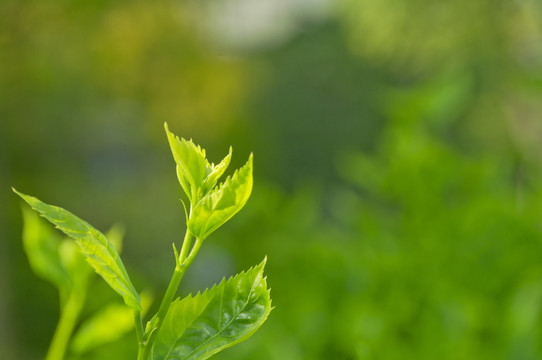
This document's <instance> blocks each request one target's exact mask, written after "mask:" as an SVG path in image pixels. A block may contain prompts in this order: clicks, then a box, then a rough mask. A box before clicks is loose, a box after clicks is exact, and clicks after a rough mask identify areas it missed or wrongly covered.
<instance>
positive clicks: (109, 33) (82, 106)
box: [0, 0, 542, 360]
mask: <svg viewBox="0 0 542 360" xmlns="http://www.w3.org/2000/svg"><path fill="white" fill-rule="evenodd" d="M269 1H271V0H269ZM223 3H224V5H223V9H225V10H224V11H223V15H224V18H222V17H221V16H220V15H222V14H221V13H214V15H212V16H206V11H205V7H206V5H205V4H203V3H195V2H181V3H175V4H173V3H166V2H163V1H158V2H153V3H152V4H151V3H148V4H147V3H145V4H144V3H141V2H137V1H136V2H131V3H115V4H111V3H104V2H93V3H89V2H82V3H81V2H79V3H69V4H68V3H66V2H64V1H53V2H47V3H38V2H33V1H23V2H8V3H4V4H1V5H0V6H1V8H2V11H3V14H8V16H6V17H5V19H6V20H4V21H2V22H0V27H2V30H0V31H2V32H1V35H0V46H2V50H3V51H0V61H1V62H2V65H3V66H0V118H1V121H0V140H1V141H0V166H1V167H2V169H1V175H3V176H0V185H5V186H3V187H4V188H5V189H6V193H7V192H8V191H9V190H8V185H14V186H17V187H18V188H20V189H24V190H27V191H30V188H32V192H35V193H40V194H43V197H44V198H55V199H59V201H58V202H59V203H63V204H66V206H67V207H68V205H69V208H70V209H72V208H73V209H74V211H75V210H77V211H76V213H78V214H81V215H82V216H83V215H84V218H88V219H92V220H93V221H96V224H97V225H100V227H102V228H107V227H108V226H109V225H110V223H107V221H109V220H108V219H115V220H119V221H121V222H123V223H124V224H125V225H126V228H127V234H126V240H125V250H124V254H125V255H126V266H127V268H128V270H129V271H130V273H132V271H134V270H135V269H134V268H132V266H131V265H130V264H131V263H137V265H138V268H139V267H141V268H143V269H144V271H142V272H141V273H139V274H138V273H137V271H136V275H135V276H134V279H133V281H134V282H135V284H136V286H138V287H143V285H146V284H148V283H160V280H158V279H163V278H167V275H168V271H169V270H168V269H169V268H170V266H171V265H172V264H173V259H171V258H170V257H168V256H167V255H168V254H169V251H170V248H169V246H170V245H169V244H170V243H171V242H172V241H173V240H174V237H175V235H174V234H178V233H181V232H182V231H183V230H184V229H183V228H182V224H183V219H184V213H183V210H182V206H181V205H180V204H179V203H178V202H175V201H170V200H169V199H170V196H171V194H172V193H174V192H175V191H178V194H179V197H181V195H182V194H181V191H179V189H178V188H179V186H178V184H177V183H176V181H175V179H174V178H173V177H172V175H174V174H172V173H171V167H170V162H169V161H168V160H169V158H168V155H167V151H168V150H167V147H166V146H164V142H163V141H164V138H163V136H162V124H163V122H164V121H166V120H167V121H168V122H169V123H170V125H171V127H172V128H173V127H174V128H175V129H179V134H180V135H181V136H184V137H186V138H190V137H194V139H196V140H197V141H198V142H199V143H201V144H203V145H205V147H206V148H208V149H209V150H210V152H211V150H212V152H211V153H219V154H220V153H222V152H224V150H225V149H227V145H228V144H230V143H232V144H233V146H234V148H235V149H236V154H239V156H235V157H234V158H233V159H232V161H233V162H235V161H239V162H238V163H235V164H233V167H239V166H241V165H242V163H241V160H240V159H244V158H245V156H248V153H249V151H251V150H254V153H255V157H256V158H257V159H258V161H257V165H256V167H255V169H254V171H255V184H256V186H255V188H254V191H253V195H252V198H251V199H250V200H249V202H248V203H247V205H246V207H245V209H244V210H243V212H241V213H240V214H239V215H238V221H237V222H235V223H233V224H231V225H227V226H225V227H224V231H223V232H220V233H216V234H215V233H213V234H212V235H211V236H210V237H209V238H208V240H206V241H207V245H208V246H207V248H205V249H203V250H202V252H201V254H200V256H201V257H200V258H198V260H197V261H196V262H195V263H194V266H193V268H191V272H189V273H188V274H187V277H186V278H185V280H186V282H185V285H184V287H183V290H182V293H183V294H186V293H188V292H190V291H191V292H193V293H195V292H196V291H197V290H201V289H202V288H203V287H201V286H199V285H196V284H200V283H201V281H204V282H205V281H207V285H211V284H212V283H214V282H216V281H217V280H219V279H220V277H221V274H224V273H230V274H234V273H235V272H237V271H238V270H240V269H243V268H248V267H249V266H250V265H252V264H253V263H256V262H257V261H258V260H259V259H261V255H262V252H265V253H267V255H268V256H269V259H270V260H269V262H268V264H267V267H266V269H267V273H268V275H269V279H270V283H269V285H270V287H271V288H272V291H273V298H274V305H275V306H276V310H275V311H273V313H272V314H271V316H270V318H269V320H268V321H267V323H266V326H264V327H263V328H262V329H261V331H260V332H259V333H258V334H256V335H255V336H254V337H253V338H252V339H251V341H250V342H247V343H244V344H242V345H239V346H236V347H234V348H232V349H228V350H226V351H224V352H222V353H220V354H218V355H216V357H215V358H216V359H237V360H242V359H263V360H265V359H273V360H282V359H292V360H296V359H396V358H397V359H441V358H442V359H492V360H493V359H511V358H512V359H538V358H540V356H541V355H542V334H541V330H540V328H541V326H540V323H541V312H540V310H541V304H542V266H541V265H540V264H542V261H541V259H540V256H539V254H540V252H541V247H542V234H541V232H542V230H541V229H542V228H541V225H542V224H541V216H542V215H541V214H542V208H541V204H542V198H541V193H540V190H541V189H540V186H539V185H538V184H540V183H542V177H541V174H540V168H541V166H540V165H541V161H540V156H539V154H540V153H541V151H542V148H541V145H540V144H541V142H540V138H541V137H542V120H541V119H540V114H541V113H542V101H541V100H540V99H541V98H542V81H541V80H542V78H541V76H540V74H542V45H541V44H542V9H541V5H540V3H539V2H538V1H534V0H514V1H487V0H472V1H467V0H464V1H455V0H444V1H438V2H435V1H425V0H416V1H407V0H386V1H377V0H359V1H358V0H336V1H330V4H332V5H330V6H329V7H327V8H328V9H332V11H333V12H332V13H331V14H330V15H329V17H328V19H327V21H326V22H323V23H318V22H317V21H315V20H314V16H313V15H312V14H308V15H307V16H306V17H304V16H303V13H300V12H299V10H296V11H298V12H297V13H296V14H294V15H292V16H288V17H287V18H288V22H289V24H288V25H284V22H283V21H276V22H275V23H276V26H277V29H276V32H277V33H280V34H281V35H280V40H275V41H271V42H269V41H268V42H265V41H263V40H262V41H261V42H258V41H257V40H255V37H254V35H253V34H252V33H251V34H247V32H250V31H251V28H250V26H251V24H254V23H257V22H258V17H259V16H266V14H268V13H269V12H266V11H256V10H254V11H252V12H251V11H249V10H247V8H246V7H242V5H243V1H233V0H225V1H224V2H223ZM253 3H254V2H253ZM258 3H260V2H258ZM263 3H264V2H262V4H263ZM286 3H288V4H289V5H288V6H286V5H285V6H286V7H290V8H294V7H295V6H294V5H291V4H293V3H294V1H293V0H292V1H291V2H289V1H286V0H285V1H274V2H273V4H274V5H273V6H280V5H276V4H286ZM298 3H301V2H298ZM304 3H305V2H304ZM306 3H309V2H306ZM318 3H319V4H322V3H323V2H322V1H319V2H318ZM221 6H222V5H221ZM236 6H241V7H236ZM262 6H263V9H265V6H264V5H262ZM269 6H270V7H272V6H271V5H269ZM253 7H257V5H253ZM253 7H249V8H253ZM226 10H227V11H226ZM260 10H261V8H260ZM280 13H281V12H280V11H278V10H277V11H273V14H280ZM217 14H218V15H217ZM236 14H238V15H236ZM226 16H228V17H229V19H232V17H233V19H234V20H235V21H231V20H228V21H226V20H225V17H226ZM235 16H237V18H236V17H235ZM217 18H219V19H218V20H217ZM280 18H281V19H284V18H286V17H280ZM244 19H247V20H244ZM291 19H295V21H297V23H296V24H292V21H293V20H291ZM304 19H308V20H307V21H304ZM319 19H322V17H321V16H320V17H319ZM267 20H269V19H268V18H267ZM212 21H214V22H216V24H215V23H210V22H212ZM262 23H263V21H262ZM266 23H267V24H269V23H273V22H269V21H268V22H266ZM236 25H238V27H237V28H231V29H230V30H228V29H223V28H222V27H223V26H233V27H235V26H236ZM205 28H214V29H222V31H223V32H224V33H225V35H226V36H227V37H228V39H227V41H224V42H223V43H221V38H220V36H219V35H220V32H215V33H213V34H212V35H209V34H205V33H201V31H202V29H205ZM236 33H237V34H241V37H240V39H241V40H242V39H243V38H244V39H246V38H250V44H249V45H250V46H247V47H245V48H243V47H242V46H239V44H240V42H239V41H232V39H231V36H234V35H235V34H236ZM254 33H256V32H254ZM210 37H211V40H212V41H209V38H210ZM231 43H235V45H236V46H235V48H233V49H230V48H228V44H231ZM216 44H219V45H220V46H217V45H216ZM270 44H271V45H270ZM258 45H259V46H258ZM239 48H241V49H242V50H239ZM6 119H7V121H5V120H6ZM215 150H216V151H215ZM213 160H214V161H215V163H217V162H218V161H219V160H220V159H213ZM264 184H265V185H264ZM6 198H8V197H7V195H6ZM2 199H3V198H2ZM5 203H6V206H10V210H8V211H9V212H6V214H8V215H9V216H7V217H0V222H1V223H0V231H2V238H3V239H7V241H2V242H0V260H5V261H0V269H1V272H0V274H6V275H1V276H0V292H2V294H8V295H7V296H6V297H3V296H1V297H0V315H4V316H0V319H4V320H3V321H2V322H0V347H1V348H2V349H4V348H5V349H7V350H6V354H7V355H6V356H8V359H11V358H14V359H15V358H17V359H23V360H24V359H29V358H37V357H39V356H40V354H42V353H43V349H44V348H45V347H46V344H47V341H48V340H49V336H50V334H51V332H52V328H53V326H54V321H55V318H56V314H54V311H55V309H56V308H55V306H56V303H55V301H56V299H55V296H56V294H55V293H54V290H52V289H51V288H48V287H46V285H43V283H42V282H40V280H38V279H35V278H34V277H33V275H32V274H31V273H30V271H29V270H28V264H27V262H26V260H25V259H24V255H23V252H22V246H21V243H20V241H19V239H20V226H19V224H18V223H17V220H14V219H16V218H17V217H18V216H19V212H18V211H17V210H18V209H16V208H17V207H16V202H15V201H14V199H10V198H8V201H6V202H5ZM78 206H79V208H77V207H78ZM11 208H14V210H13V209H11ZM4 254H9V255H4ZM8 269H9V270H8ZM16 278H20V279H21V280H24V281H20V282H19V281H18V282H17V283H15V280H14V279H16ZM183 281H184V280H183ZM162 286H163V287H162V288H158V289H156V290H157V291H156V292H157V293H161V291H163V290H164V288H165V284H162ZM8 289H9V290H8ZM28 294H33V295H34V297H36V296H37V295H35V294H39V296H40V297H41V299H42V302H43V303H45V304H46V303H50V304H51V305H50V306H49V308H48V309H44V308H41V309H40V313H37V310H34V309H35V306H32V304H35V303H33V302H32V301H33V296H28ZM95 295H96V297H91V298H92V299H89V302H90V303H89V305H88V309H86V311H87V313H86V314H87V316H88V314H91V313H92V312H94V311H96V310H97V309H99V308H100V307H102V306H103V305H104V303H106V301H105V299H106V298H107V299H110V298H113V297H114V294H111V293H110V292H108V290H107V289H97V290H96V294H95ZM102 299H103V300H102ZM22 304H26V305H27V306H26V308H28V309H30V310H28V311H22V310H21V309H23V308H24V307H22V306H21V305H22ZM51 312H53V313H52V314H51V315H48V314H50V313H51ZM8 315H9V316H8ZM6 319H7V320H6ZM30 319H32V320H30ZM36 319H39V321H37V320H36ZM7 329H9V331H7ZM29 329H32V330H29ZM3 334H4V335H5V336H1V335H3ZM3 339H11V341H5V340H3ZM2 341H4V343H5V344H9V346H8V345H6V346H3V345H4V343H2ZM133 341H134V339H132V338H130V337H127V338H125V339H122V340H121V341H120V342H118V343H116V344H115V345H113V344H110V345H107V346H106V347H104V348H100V349H96V350H95V351H93V352H90V353H88V354H85V356H84V359H103V358H110V357H111V355H110V354H115V355H116V357H115V358H117V359H122V354H126V356H127V357H126V358H127V359H128V358H130V356H133V354H130V353H129V352H126V349H130V348H131V347H132V346H133ZM26 343H33V344H36V346H35V348H27V347H25V344H26Z"/></svg>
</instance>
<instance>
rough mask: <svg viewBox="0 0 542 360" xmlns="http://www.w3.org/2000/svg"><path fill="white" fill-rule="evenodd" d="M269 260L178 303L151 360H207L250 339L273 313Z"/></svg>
mask: <svg viewBox="0 0 542 360" xmlns="http://www.w3.org/2000/svg"><path fill="white" fill-rule="evenodd" d="M265 261H266V260H264V261H263V262H262V263H261V264H259V265H258V266H256V267H254V268H252V269H250V270H248V271H247V272H242V273H240V274H238V275H236V276H235V277H233V278H230V279H229V280H228V281H226V280H223V281H222V282H221V283H220V284H219V285H215V286H214V287H213V288H212V289H211V290H206V291H205V292H204V293H203V294H199V293H198V294H197V295H196V296H195V297H192V296H188V297H186V298H184V299H182V300H179V299H177V300H176V301H174V302H173V303H172V304H171V307H170V309H169V311H168V313H167V315H166V318H165V320H164V324H163V326H162V328H161V329H160V331H159V333H158V336H157V338H156V342H155V344H154V346H153V348H152V351H151V359H152V360H196V359H197V360H203V359H207V358H209V357H210V356H212V355H214V354H216V353H217V352H219V351H221V350H223V349H225V348H228V347H230V346H232V345H235V344H237V343H239V342H241V341H243V340H246V339H247V338H248V337H250V336H251V335H252V334H253V333H254V332H255V331H256V330H257V329H258V328H259V327H260V326H261V325H262V324H263V322H264V321H265V320H266V319H267V316H268V315H269V313H270V312H271V310H272V308H271V298H270V293H269V289H267V282H266V279H265V278H264V276H263V268H264V266H265Z"/></svg>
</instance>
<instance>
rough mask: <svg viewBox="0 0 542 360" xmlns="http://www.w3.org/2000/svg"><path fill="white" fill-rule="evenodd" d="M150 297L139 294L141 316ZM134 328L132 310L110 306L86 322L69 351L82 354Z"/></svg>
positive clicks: (74, 338)
mask: <svg viewBox="0 0 542 360" xmlns="http://www.w3.org/2000/svg"><path fill="white" fill-rule="evenodd" d="M151 302H152V296H151V295H150V293H148V292H145V291H144V292H142V293H141V306H142V307H143V314H144V313H145V312H146V311H147V310H148V308H149V306H150V305H151ZM133 328H134V313H133V311H132V309H130V308H128V307H126V306H124V305H122V304H110V305H108V306H106V307H105V308H103V309H102V310H100V311H99V312H98V313H97V314H95V315H94V316H92V317H91V318H90V319H88V320H86V321H85V322H84V323H83V324H81V326H80V327H79V329H78V330H77V332H76V333H75V335H74V336H73V339H72V341H71V349H72V351H73V352H75V353H77V354H82V353H85V352H87V351H90V350H92V349H95V348H97V347H100V346H102V345H104V344H107V343H110V342H113V341H116V340H118V339H120V338H121V337H122V336H123V335H125V334H126V333H128V332H129V331H131V330H132V329H133Z"/></svg>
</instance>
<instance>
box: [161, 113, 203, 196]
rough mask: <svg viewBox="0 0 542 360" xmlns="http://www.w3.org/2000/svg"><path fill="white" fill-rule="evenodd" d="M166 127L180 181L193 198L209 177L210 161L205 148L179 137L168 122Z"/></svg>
mask: <svg viewBox="0 0 542 360" xmlns="http://www.w3.org/2000/svg"><path fill="white" fill-rule="evenodd" d="M164 127H165V129H166V133H167V137H168V141H169V147H170V148H171V152H172V153H173V158H174V159H175V162H176V163H177V176H178V178H179V182H180V183H181V186H182V188H183V190H184V191H185V193H186V195H187V196H188V198H189V199H192V195H193V191H194V190H197V189H199V188H200V187H201V185H202V184H203V180H205V178H206V177H207V165H208V162H207V159H206V157H205V150H204V149H202V148H201V147H200V146H197V145H196V144H194V142H193V141H192V140H190V141H187V140H185V139H183V138H181V139H179V138H178V137H177V136H175V135H174V134H173V133H172V132H170V131H169V128H168V126H167V123H165V124H164Z"/></svg>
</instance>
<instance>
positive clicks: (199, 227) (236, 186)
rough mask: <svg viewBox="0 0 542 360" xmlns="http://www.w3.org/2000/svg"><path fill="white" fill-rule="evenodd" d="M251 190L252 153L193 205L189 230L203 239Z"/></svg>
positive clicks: (228, 215) (241, 205)
mask: <svg viewBox="0 0 542 360" xmlns="http://www.w3.org/2000/svg"><path fill="white" fill-rule="evenodd" d="M251 192H252V154H251V155H250V157H249V159H248V161H247V163H246V164H245V165H244V166H243V167H242V168H240V169H239V170H237V171H236V172H235V173H234V174H233V176H232V177H228V178H227V179H226V181H224V183H222V184H220V186H219V187H218V188H216V189H214V190H212V191H211V192H209V193H208V194H207V195H205V196H204V197H203V198H202V199H201V200H200V201H199V202H198V204H197V205H196V206H195V207H194V210H193V213H192V217H191V218H190V221H189V222H188V228H189V230H190V231H191V232H192V233H193V234H194V235H195V236H196V237H198V238H200V239H205V238H206V237H207V236H209V234H211V233H212V232H213V231H215V230H216V229H217V228H219V227H220V226H222V225H223V224H224V223H225V222H226V221H228V220H229V219H230V218H231V217H232V216H233V215H235V214H236V213H237V212H239V210H241V209H242V208H243V206H245V204H246V202H247V200H248V198H249V197H250V193H251Z"/></svg>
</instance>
